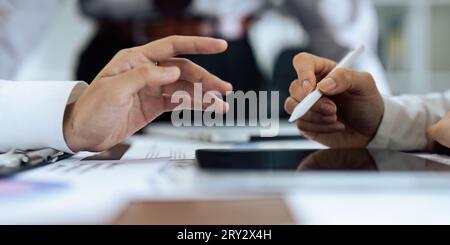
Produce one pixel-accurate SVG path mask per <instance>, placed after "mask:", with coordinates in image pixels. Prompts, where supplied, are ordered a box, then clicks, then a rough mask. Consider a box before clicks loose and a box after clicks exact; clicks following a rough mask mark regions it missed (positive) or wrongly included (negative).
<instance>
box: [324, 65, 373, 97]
mask: <svg viewBox="0 0 450 245" xmlns="http://www.w3.org/2000/svg"><path fill="white" fill-rule="evenodd" d="M318 87H319V89H320V90H321V91H322V92H323V93H324V94H326V95H331V96H332V95H337V94H341V93H344V92H349V93H352V94H355V95H372V94H373V93H374V92H376V91H377V86H376V84H375V81H374V80H373V78H372V75H370V74H369V73H367V72H357V71H353V70H351V69H345V68H339V69H337V70H336V71H335V72H333V73H332V74H330V75H329V76H328V77H327V78H325V79H324V80H322V81H321V82H320V83H319V84H318Z"/></svg>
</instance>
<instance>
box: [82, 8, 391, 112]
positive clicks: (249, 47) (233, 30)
mask: <svg viewBox="0 0 450 245" xmlns="http://www.w3.org/2000/svg"><path fill="white" fill-rule="evenodd" d="M80 6H81V10H82V12H83V13H84V14H85V15H86V16H88V17H90V18H92V19H94V20H95V21H96V22H97V23H98V30H97V32H96V34H95V36H94V37H93V39H92V40H91V41H90V43H89V44H88V45H87V47H86V49H85V50H84V51H83V52H82V54H81V56H80V59H79V65H78V69H77V72H76V74H77V79H78V80H84V81H90V80H92V79H93V78H94V77H95V75H96V74H97V73H98V71H99V70H100V69H101V67H103V66H104V64H105V63H106V62H107V61H108V60H109V59H110V58H111V57H112V56H113V55H114V54H115V53H116V52H117V50H120V49H122V48H124V47H129V46H135V45H139V44H142V43H146V42H149V41H152V40H155V39H159V38H162V37H165V36H169V35H173V34H177V35H199V36H214V37H219V38H224V39H226V40H227V41H228V42H229V49H228V51H227V52H226V53H223V54H220V55H215V56H206V57H205V56H189V59H191V60H193V61H195V62H196V63H198V64H200V65H201V66H203V67H205V68H206V69H208V70H209V71H211V72H212V73H213V74H216V75H218V76H219V77H221V78H223V79H225V80H227V81H230V82H231V83H232V84H233V85H234V88H235V89H236V90H242V91H251V90H254V91H259V90H269V91H280V93H281V94H280V100H282V101H284V100H285V99H286V98H287V97H288V96H289V94H288V93H287V92H286V91H287V90H286V88H287V87H289V83H290V81H292V80H294V79H295V78H296V73H295V70H294V69H292V60H293V57H294V56H295V54H297V53H298V52H301V51H307V52H311V53H315V54H318V55H320V56H322V57H327V58H329V59H333V60H338V59H340V58H341V57H342V56H343V55H344V54H345V53H346V52H347V51H348V50H349V49H351V48H354V47H355V46H357V45H358V44H360V43H363V44H365V45H366V47H367V49H368V51H367V52H366V53H365V54H364V55H363V57H362V58H361V59H360V60H359V61H358V63H357V64H356V66H355V68H356V69H362V70H366V71H369V72H371V73H372V74H373V76H374V77H375V78H376V81H377V85H378V87H379V89H380V91H381V92H382V93H383V94H390V93H391V91H390V88H389V86H388V84H387V81H386V77H385V74H384V71H383V67H382V65H381V62H380V61H379V59H378V57H377V42H378V24H377V16H376V12H375V9H374V6H373V3H372V2H371V1H370V0H319V1H315V0H246V1H242V0H215V1H210V0H170V1H168V0H129V1H121V0H80ZM282 105H283V103H280V107H282ZM280 111H283V110H280ZM167 118H168V116H167Z"/></svg>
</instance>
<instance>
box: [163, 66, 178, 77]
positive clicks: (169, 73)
mask: <svg viewBox="0 0 450 245" xmlns="http://www.w3.org/2000/svg"><path fill="white" fill-rule="evenodd" d="M179 75H180V69H178V67H167V68H164V76H166V77H168V78H173V77H178V76H179Z"/></svg>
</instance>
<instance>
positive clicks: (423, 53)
mask: <svg viewBox="0 0 450 245" xmlns="http://www.w3.org/2000/svg"><path fill="white" fill-rule="evenodd" d="M374 2H375V4H376V6H377V12H378V15H379V21H380V22H379V26H380V45H379V56H380V58H381V60H382V62H383V65H384V67H385V68H386V70H387V76H388V80H389V83H390V85H391V87H392V89H393V91H394V93H396V94H398V93H406V92H408V93H424V92H430V91H442V90H447V89H449V88H450V86H449V85H450V83H449V81H450V47H449V44H450V28H449V27H450V0H375V1H374ZM54 18H55V20H54V21H52V26H51V28H50V29H49V30H47V31H46V35H45V38H44V39H43V40H41V41H39V44H38V46H37V48H36V49H34V51H33V52H32V53H31V54H30V55H29V56H28V58H27V59H26V62H25V63H24V64H23V65H22V66H21V68H20V69H19V72H18V74H17V75H16V79H17V80H72V79H73V77H74V68H75V66H76V61H77V59H78V55H79V51H80V49H81V48H82V47H83V46H84V45H85V43H86V41H87V40H88V39H89V37H90V36H91V35H92V34H93V33H94V31H95V28H96V27H95V25H94V24H93V23H91V22H89V21H88V20H86V19H85V18H84V17H82V16H81V15H80V13H79V9H78V6H77V2H76V1H75V0H65V1H62V3H61V9H60V11H59V12H58V13H57V14H56V16H55V17H54Z"/></svg>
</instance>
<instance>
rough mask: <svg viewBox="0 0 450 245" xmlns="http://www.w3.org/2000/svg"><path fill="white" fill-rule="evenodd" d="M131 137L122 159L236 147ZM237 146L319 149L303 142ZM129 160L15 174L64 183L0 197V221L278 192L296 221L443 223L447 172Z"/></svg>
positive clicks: (110, 213) (449, 187)
mask: <svg viewBox="0 0 450 245" xmlns="http://www.w3.org/2000/svg"><path fill="white" fill-rule="evenodd" d="M131 142H134V144H133V148H132V149H130V151H129V152H128V155H127V158H128V159H133V155H134V157H136V156H137V155H138V154H142V151H148V150H149V147H150V148H152V147H153V149H157V150H158V151H161V152H167V151H169V152H170V151H171V150H173V149H176V150H177V151H180V152H184V153H185V155H184V156H185V157H187V158H189V157H192V155H193V151H195V149H197V148H209V147H219V148H223V147H225V148H227V147H235V146H233V145H229V144H228V145H226V144H211V143H201V142H195V141H190V140H173V139H170V138H167V137H155V136H153V137H149V136H141V137H134V138H132V139H131ZM239 147H252V148H255V147H256V148H277V147H278V148H303V149H305V148H323V146H320V145H318V144H315V143H311V142H307V141H298V142H295V143H294V142H292V141H286V142H276V143H273V142H265V143H258V144H250V145H239ZM133 152H134V153H133ZM139 152H140V153H139ZM136 154H137V155H136ZM84 156H85V154H80V156H79V157H80V158H81V157H84ZM433 157H436V156H433ZM78 159H79V158H78ZM129 162H130V164H121V165H117V166H116V165H114V168H112V167H108V166H103V165H99V164H98V163H94V164H97V165H99V166H97V167H96V168H94V169H92V165H89V164H87V165H86V166H85V165H80V164H79V162H78V160H77V158H73V159H69V160H66V161H64V162H62V163H61V165H63V166H62V167H61V169H59V170H58V169H57V170H55V166H54V165H49V166H46V167H43V168H40V169H37V170H33V171H30V172H26V173H24V174H21V175H19V176H18V177H17V178H16V179H17V180H21V181H42V182H56V183H64V184H66V185H67V188H66V189H63V190H62V191H59V192H55V193H53V194H46V195H37V196H32V197H27V198H23V199H17V200H14V202H13V201H7V200H6V201H3V200H1V199H0V223H1V224H80V223H81V224H102V223H104V222H107V220H110V219H111V218H112V217H114V216H115V215H117V214H118V212H120V211H121V210H122V209H123V208H124V207H125V206H126V205H127V204H128V203H129V202H130V201H133V200H198V199H200V200H215V199H223V198H234V197H244V198H245V197H264V196H271V195H274V194H281V195H282V196H284V199H285V201H286V203H287V204H288V207H289V208H290V210H291V212H292V214H294V216H295V217H296V219H297V220H301V223H302V224H441V223H445V224H449V223H450V209H448V208H446V207H448V205H450V175H447V174H436V173H430V174H393V173H391V174H380V173H360V174H357V173H351V174H350V173H348V174H346V173H341V174H330V173H315V174H313V173H302V174H288V173H285V174H210V173H205V172H202V171H199V170H198V169H197V168H196V166H195V164H194V161H193V160H178V161H168V160H156V161H155V160H152V161H148V162H145V161H139V160H138V161H135V162H133V160H130V161H129ZM86 169H87V170H86Z"/></svg>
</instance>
